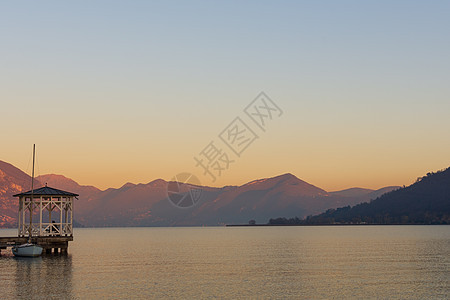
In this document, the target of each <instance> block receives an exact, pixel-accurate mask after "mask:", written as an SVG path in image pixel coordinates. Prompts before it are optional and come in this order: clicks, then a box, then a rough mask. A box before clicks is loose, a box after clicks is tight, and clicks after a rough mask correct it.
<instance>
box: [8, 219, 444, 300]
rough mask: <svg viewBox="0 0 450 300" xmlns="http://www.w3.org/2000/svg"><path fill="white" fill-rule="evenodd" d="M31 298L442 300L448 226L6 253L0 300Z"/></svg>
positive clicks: (118, 237) (156, 239)
mask: <svg viewBox="0 0 450 300" xmlns="http://www.w3.org/2000/svg"><path fill="white" fill-rule="evenodd" d="M15 233H16V231H15V230H14V231H11V230H0V235H1V236H6V235H14V234H15ZM31 295H32V296H34V297H33V298H38V299H52V298H54V299H56V298H68V299H94V298H108V299H111V298H113V299H129V298H183V299H192V298H258V299H262V298H278V299H281V298H283V299H286V298H291V299H293V298H296V299H298V298H304V299H311V298H314V299H321V298H327V299H329V298H365V299H367V298H402V299H405V298H413V299H445V298H449V297H450V226H373V227H372V226H351V227H248V228H247V227H234V228H225V227H215V228H213V227H210V228H114V229H78V230H76V232H75V241H74V242H72V243H71V244H70V247H69V255H68V256H66V257H61V256H50V257H48V256H47V257H42V258H38V259H17V258H14V257H12V255H11V253H10V252H9V253H6V252H5V250H3V256H2V257H0V298H1V299H14V298H29V297H30V296H31Z"/></svg>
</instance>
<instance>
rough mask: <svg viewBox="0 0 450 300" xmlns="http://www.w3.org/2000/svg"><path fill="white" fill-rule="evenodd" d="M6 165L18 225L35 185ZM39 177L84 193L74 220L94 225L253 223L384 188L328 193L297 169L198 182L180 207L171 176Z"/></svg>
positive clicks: (4, 212) (0, 194)
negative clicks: (101, 183)
mask: <svg viewBox="0 0 450 300" xmlns="http://www.w3.org/2000/svg"><path fill="white" fill-rule="evenodd" d="M0 171H1V172H2V173H0V174H2V177H1V178H0V201H1V202H0V203H1V204H0V205H1V206H0V218H1V219H0V220H3V221H1V222H2V223H1V224H0V226H2V227H7V226H8V227H13V226H15V222H16V215H17V200H16V199H14V198H13V197H12V195H13V194H15V193H18V192H22V191H24V190H29V188H30V182H31V179H30V177H29V176H28V175H26V174H25V173H23V172H22V171H20V170H19V169H17V168H15V167H14V166H12V165H10V164H7V163H4V162H2V164H0ZM36 181H37V182H42V183H43V184H45V183H47V184H48V185H49V186H51V187H55V188H59V189H62V190H67V191H70V192H74V193H77V194H79V195H80V196H79V197H78V198H79V199H78V200H75V203H74V220H76V221H77V222H78V223H80V224H82V225H84V226H93V227H104V226H183V225H184V226H187V225H189V226H198V225H219V224H230V223H248V221H249V220H252V219H253V220H256V221H257V222H259V223H262V222H265V221H266V220H268V219H269V218H270V217H271V216H274V215H282V216H288V217H294V216H301V217H306V216H308V215H312V214H318V213H321V212H323V211H325V210H327V209H330V208H338V207H341V206H346V205H355V204H358V203H361V202H364V201H369V200H370V199H371V197H372V196H373V194H374V193H376V192H378V191H373V190H366V189H353V190H352V191H349V190H347V191H341V192H332V193H328V192H326V191H325V190H323V189H320V188H318V187H316V186H314V185H311V184H309V183H307V182H305V181H303V180H300V179H299V178H297V177H296V176H294V175H292V174H283V175H280V176H276V177H272V178H263V179H258V180H254V181H251V182H249V183H246V184H244V185H241V186H225V187H222V188H215V187H206V186H202V187H198V188H199V189H201V190H202V193H201V198H200V201H199V203H198V204H197V205H196V206H194V207H192V208H187V209H180V208H177V207H175V206H174V205H173V204H171V203H170V201H169V200H168V196H167V195H168V194H167V187H168V182H166V181H164V180H162V179H157V180H154V181H151V182H149V183H146V184H142V183H141V184H133V183H126V184H124V185H123V186H122V187H120V188H117V189H115V188H110V189H107V190H104V191H101V190H99V189H98V188H96V187H93V186H84V185H79V184H78V183H77V182H75V181H73V180H72V179H70V178H67V177H64V176H62V175H55V174H48V175H42V176H39V177H37V180H36ZM36 186H37V187H39V186H41V184H40V183H37V184H36ZM387 189H388V190H389V189H391V188H387Z"/></svg>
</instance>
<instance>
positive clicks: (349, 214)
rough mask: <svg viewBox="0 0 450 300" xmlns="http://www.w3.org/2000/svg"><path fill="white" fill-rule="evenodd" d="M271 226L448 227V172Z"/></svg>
mask: <svg viewBox="0 0 450 300" xmlns="http://www.w3.org/2000/svg"><path fill="white" fill-rule="evenodd" d="M269 223H271V224H450V168H447V169H445V170H441V171H438V172H435V173H428V174H427V175H426V176H424V177H420V178H419V179H418V180H417V181H416V182H415V183H413V184H411V185H410V186H408V187H404V188H399V189H396V190H393V191H391V192H388V193H385V194H383V195H381V196H379V197H377V198H376V199H374V200H372V201H371V202H369V203H361V204H358V205H355V206H353V207H350V206H346V207H340V208H338V209H329V210H327V211H326V212H324V213H322V214H319V215H317V216H313V217H309V218H308V219H306V220H299V219H295V220H292V219H291V220H288V219H287V218H278V219H271V220H270V222H269Z"/></svg>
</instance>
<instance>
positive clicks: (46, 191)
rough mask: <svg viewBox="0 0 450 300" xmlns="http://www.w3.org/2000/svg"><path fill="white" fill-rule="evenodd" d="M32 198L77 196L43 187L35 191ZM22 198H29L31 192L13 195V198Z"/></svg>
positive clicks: (76, 195)
mask: <svg viewBox="0 0 450 300" xmlns="http://www.w3.org/2000/svg"><path fill="white" fill-rule="evenodd" d="M33 195H34V196H72V197H78V194H74V193H71V192H66V191H62V190H58V189H54V188H51V187H48V186H43V187H41V188H38V189H35V190H34V191H33ZM22 196H31V191H28V192H25V193H21V194H16V195H13V197H22Z"/></svg>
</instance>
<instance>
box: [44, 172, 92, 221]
mask: <svg viewBox="0 0 450 300" xmlns="http://www.w3.org/2000/svg"><path fill="white" fill-rule="evenodd" d="M36 179H37V181H38V182H41V183H42V184H48V186H52V187H58V189H60V190H64V191H70V192H72V193H76V194H78V195H80V196H79V197H78V200H77V201H76V202H75V206H76V214H80V215H83V214H84V213H86V212H88V211H90V210H91V209H92V207H93V206H94V204H93V202H95V201H94V200H96V199H97V198H98V196H99V194H100V193H101V190H100V189H98V188H96V187H94V186H90V185H79V184H78V183H77V182H75V181H74V180H72V179H70V178H67V177H65V176H63V175H56V174H47V175H41V176H38V177H36Z"/></svg>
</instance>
